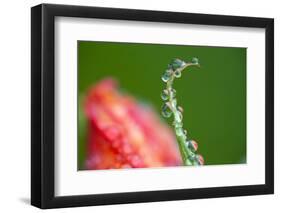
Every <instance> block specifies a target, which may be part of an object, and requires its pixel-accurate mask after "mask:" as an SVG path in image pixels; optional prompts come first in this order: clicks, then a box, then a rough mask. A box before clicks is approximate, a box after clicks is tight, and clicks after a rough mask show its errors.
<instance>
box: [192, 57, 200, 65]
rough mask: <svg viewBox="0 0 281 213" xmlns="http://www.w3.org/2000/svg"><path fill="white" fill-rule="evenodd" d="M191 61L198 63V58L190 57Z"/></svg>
mask: <svg viewBox="0 0 281 213" xmlns="http://www.w3.org/2000/svg"><path fill="white" fill-rule="evenodd" d="M191 62H192V63H193V64H199V59H198V58H192V59H191Z"/></svg>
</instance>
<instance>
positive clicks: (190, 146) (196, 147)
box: [186, 140, 198, 152]
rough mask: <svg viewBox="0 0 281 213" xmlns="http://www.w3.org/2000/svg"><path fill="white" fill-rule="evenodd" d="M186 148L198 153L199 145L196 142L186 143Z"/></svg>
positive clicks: (189, 141)
mask: <svg viewBox="0 0 281 213" xmlns="http://www.w3.org/2000/svg"><path fill="white" fill-rule="evenodd" d="M186 146H187V147H188V148H189V149H191V151H193V152H196V151H197V149H198V144H197V143H196V142H195V141H194V140H188V141H186Z"/></svg>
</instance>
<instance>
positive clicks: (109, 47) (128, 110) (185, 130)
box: [77, 40, 247, 171]
mask: <svg viewBox="0 0 281 213" xmlns="http://www.w3.org/2000/svg"><path fill="white" fill-rule="evenodd" d="M77 57H78V58H77V78H78V91H77V94H78V97H77V103H78V113H77V116H78V118H77V120H78V140H77V143H78V144H77V147H78V149H77V152H78V153H77V156H78V159H77V164H78V171H82V170H107V169H130V168H157V167H175V166H210V165H218V166H221V165H226V164H246V163H247V149H246V147H247V140H246V132H247V131H246V124H247V120H246V117H247V115H246V82H247V80H246V76H247V69H246V68H247V48H245V47H218V46H193V45H190V46H189V45H178V44H154V43H125V42H108V41H85V40H79V41H77Z"/></svg>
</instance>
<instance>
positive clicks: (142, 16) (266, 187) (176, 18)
mask: <svg viewBox="0 0 281 213" xmlns="http://www.w3.org/2000/svg"><path fill="white" fill-rule="evenodd" d="M58 16H64V17H81V18H101V19H115V20H134V21H146V22H162V23H165V22H166V23H183V24H200V25H218V26H237V27H251V28H264V29H265V32H266V41H265V43H266V48H265V51H266V53H265V61H266V65H265V83H266V97H265V98H266V124H265V125H266V129H265V131H266V136H265V161H266V162H265V184H261V185H247V186H229V187H228V186H226V187H213V188H198V189H177V190H164V191H145V192H130V193H112V194H93V195H78V196H77V195H73V196H60V197H56V196H55V195H54V189H55V182H54V178H55V170H54V168H55V165H54V163H55V161H54V157H55V156H54V149H55V146H54V143H55V137H54V132H55V107H54V106H55V98H54V97H55V85H54V82H55V81H54V80H55V75H54V72H55V69H54V65H55V64H54V59H55V58H54V57H55V55H54V50H55V47H54V45H55V44H54V21H55V17H58ZM273 139H274V20H273V19H271V18H254V17H240V16H223V15H208V14H194V13H178V12H177V13H176V12H164V11H147V10H129V9H112V8H102V7H86V6H67V5H53V4H41V5H38V6H35V7H32V8H31V204H32V205H34V206H37V207H39V208H42V209H46V208H60V207H76V206H90V205H105V204H121V203H137V202H153V201H168V200H182V199H197V198H216V197H228V196H244V195H259V194H272V193H273V192H274V151H273V149H274V141H273Z"/></svg>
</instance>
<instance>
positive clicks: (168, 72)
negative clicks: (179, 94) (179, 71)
mask: <svg viewBox="0 0 281 213" xmlns="http://www.w3.org/2000/svg"><path fill="white" fill-rule="evenodd" d="M171 76H172V71H171V70H166V71H165V73H164V74H163V75H162V77H161V78H162V81H164V82H165V83H166V82H168V81H169V80H170V78H171Z"/></svg>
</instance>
